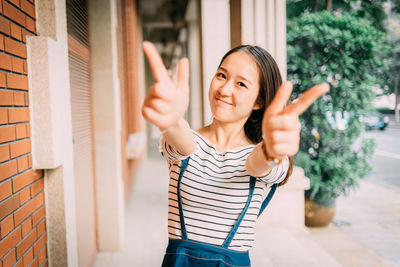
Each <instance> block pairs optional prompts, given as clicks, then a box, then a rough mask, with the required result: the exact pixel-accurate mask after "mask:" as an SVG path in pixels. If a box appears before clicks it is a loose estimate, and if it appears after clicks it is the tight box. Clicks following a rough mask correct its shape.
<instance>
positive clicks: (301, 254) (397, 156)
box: [0, 0, 400, 267]
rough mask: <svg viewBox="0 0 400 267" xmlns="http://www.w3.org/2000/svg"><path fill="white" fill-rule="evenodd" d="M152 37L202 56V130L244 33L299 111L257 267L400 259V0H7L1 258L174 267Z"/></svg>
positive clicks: (194, 119)
mask: <svg viewBox="0 0 400 267" xmlns="http://www.w3.org/2000/svg"><path fill="white" fill-rule="evenodd" d="M143 40H149V41H151V42H153V43H154V44H155V45H156V47H157V49H158V50H159V52H160V54H161V56H162V58H163V60H164V64H165V66H166V67H167V68H168V70H169V71H170V74H171V76H172V77H174V76H175V71H176V64H177V61H178V60H179V58H181V57H188V58H189V60H190V104H189V108H188V110H187V113H186V114H185V118H186V119H187V121H188V122H189V123H190V125H191V127H192V128H193V129H198V128H200V127H202V126H204V125H207V124H208V123H210V122H211V119H212V115H211V112H210V109H209V106H208V86H209V83H210V81H211V78H212V76H213V75H214V73H215V71H216V68H217V66H218V63H219V61H220V59H221V57H222V56H223V55H224V54H225V53H226V52H227V51H228V50H229V49H230V48H232V47H235V46H238V45H241V44H252V45H259V46H261V47H263V48H265V49H266V50H267V51H269V52H270V54H271V55H272V56H273V57H274V58H275V60H276V61H277V63H278V66H279V68H280V70H281V73H282V76H283V78H284V80H291V81H292V82H293V83H294V92H293V99H295V98H297V97H298V96H299V95H301V94H302V93H303V92H304V91H305V90H306V89H307V88H310V87H311V86H313V85H315V84H317V83H321V82H327V83H329V84H330V86H331V90H330V92H329V93H328V94H327V95H325V96H324V97H322V98H321V99H319V100H318V101H317V102H316V103H315V104H313V105H312V107H311V108H310V109H308V110H307V111H306V112H305V113H304V114H303V115H302V116H301V123H302V132H301V138H302V139H301V145H300V151H299V153H298V154H297V155H296V157H295V164H296V168H295V170H294V173H293V175H292V177H291V179H290V182H289V183H288V184H286V185H285V186H283V187H281V188H279V190H278V191H277V193H276V195H275V197H274V199H273V200H272V202H271V204H270V206H269V207H268V209H267V210H266V212H264V213H263V216H261V217H260V219H259V221H258V222H257V226H256V243H255V246H254V248H253V249H252V251H251V254H252V264H253V266H256V267H257V266H321V265H324V266H400V256H399V253H398V251H400V179H399V178H400V164H399V163H400V121H399V120H400V119H399V99H400V98H399V96H398V95H399V79H400V63H399V62H400V43H399V42H400V41H399V40H400V1H399V0H374V1H372V0H286V1H285V0H66V1H61V0H60V1H58V0H57V1H56V0H0V266H2V267H5V266H22V265H23V266H49V265H50V266H97V267H99V266H144V267H147V266H160V264H161V261H162V258H163V254H164V251H165V248H166V245H167V240H168V234H167V206H168V203H167V191H168V171H167V165H166V162H165V161H164V160H163V158H162V157H161V155H160V154H159V151H158V148H157V141H158V137H159V134H160V133H159V131H158V129H157V128H156V127H153V126H152V125H150V124H148V123H146V122H145V121H144V120H143V118H142V116H141V112H140V110H141V105H142V102H143V99H144V96H145V95H146V92H147V89H148V88H149V87H150V86H151V85H152V84H153V82H154V80H153V77H152V74H151V72H150V69H149V66H148V63H147V62H146V60H145V58H144V56H143V52H142V49H141V43H142V41H143Z"/></svg>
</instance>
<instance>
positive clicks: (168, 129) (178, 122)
mask: <svg viewBox="0 0 400 267" xmlns="http://www.w3.org/2000/svg"><path fill="white" fill-rule="evenodd" d="M183 121H184V119H183V118H182V117H181V118H179V119H178V120H177V121H176V122H175V123H173V124H172V125H170V126H168V127H167V128H165V129H161V128H159V129H160V132H161V134H162V135H163V134H165V133H168V132H170V131H171V130H173V129H175V128H177V127H179V125H181V124H182V122H183Z"/></svg>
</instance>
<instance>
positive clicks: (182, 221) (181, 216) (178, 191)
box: [176, 157, 190, 240]
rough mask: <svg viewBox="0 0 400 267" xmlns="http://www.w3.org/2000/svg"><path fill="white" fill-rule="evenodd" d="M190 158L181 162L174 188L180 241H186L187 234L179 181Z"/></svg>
mask: <svg viewBox="0 0 400 267" xmlns="http://www.w3.org/2000/svg"><path fill="white" fill-rule="evenodd" d="M189 159H190V157H187V158H186V159H184V160H183V161H182V166H181V172H180V173H179V178H178V185H177V187H176V194H177V196H178V205H179V221H180V222H181V233H182V239H183V240H187V233H186V226H185V219H184V218H183V208H182V199H181V180H182V176H183V173H184V172H185V170H186V167H187V165H188V162H189Z"/></svg>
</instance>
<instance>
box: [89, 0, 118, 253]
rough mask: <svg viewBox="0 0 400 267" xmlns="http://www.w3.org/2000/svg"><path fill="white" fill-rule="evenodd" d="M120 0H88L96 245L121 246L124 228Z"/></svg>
mask: <svg viewBox="0 0 400 267" xmlns="http://www.w3.org/2000/svg"><path fill="white" fill-rule="evenodd" d="M116 1H117V0H89V25H90V28H89V30H90V46H91V58H90V61H91V79H92V96H93V122H94V140H95V151H96V154H95V162H96V189H97V226H98V229H97V242H98V243H97V245H98V249H99V250H100V251H111V250H119V249H120V248H121V245H122V237H123V231H124V190H123V180H122V159H121V106H120V105H121V101H120V85H119V79H118V69H117V68H118V64H117V55H118V54H117V36H116V35H117V33H116V31H117V19H116V18H117V6H116V5H117V3H116Z"/></svg>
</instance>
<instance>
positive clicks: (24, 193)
mask: <svg viewBox="0 0 400 267" xmlns="http://www.w3.org/2000/svg"><path fill="white" fill-rule="evenodd" d="M30 199H31V190H30V188H29V187H27V188H24V189H22V190H21V192H19V203H20V205H23V204H25V203H26V202H27V201H28V200H30Z"/></svg>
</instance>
